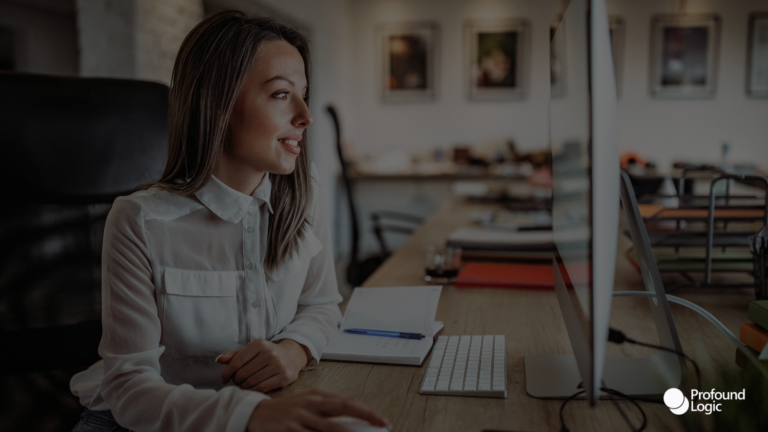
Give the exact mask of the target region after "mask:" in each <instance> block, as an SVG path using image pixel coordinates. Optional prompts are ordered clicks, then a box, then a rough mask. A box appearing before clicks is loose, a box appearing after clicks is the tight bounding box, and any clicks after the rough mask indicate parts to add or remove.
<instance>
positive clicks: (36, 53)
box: [0, 1, 78, 75]
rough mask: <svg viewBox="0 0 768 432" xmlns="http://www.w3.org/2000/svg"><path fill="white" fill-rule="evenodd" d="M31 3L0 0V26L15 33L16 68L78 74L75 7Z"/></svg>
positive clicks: (56, 73) (29, 70)
mask: <svg viewBox="0 0 768 432" xmlns="http://www.w3.org/2000/svg"><path fill="white" fill-rule="evenodd" d="M30 3H31V4H26V3H24V2H21V3H18V2H7V1H0V26H3V27H6V28H10V29H12V30H13V31H14V33H15V34H14V36H15V42H14V43H15V45H16V46H15V48H16V70H17V71H20V72H33V73H42V74H52V75H77V71H78V49H77V28H76V25H75V14H74V10H72V11H67V10H66V8H62V9H63V10H45V9H44V8H41V7H35V4H34V2H30Z"/></svg>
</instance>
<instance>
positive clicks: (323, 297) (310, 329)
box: [272, 164, 342, 370]
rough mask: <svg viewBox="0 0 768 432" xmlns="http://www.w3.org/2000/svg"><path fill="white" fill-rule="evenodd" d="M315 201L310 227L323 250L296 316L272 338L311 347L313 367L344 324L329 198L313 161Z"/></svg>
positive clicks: (309, 274)
mask: <svg viewBox="0 0 768 432" xmlns="http://www.w3.org/2000/svg"><path fill="white" fill-rule="evenodd" d="M311 177H312V204H311V207H310V218H309V221H310V229H311V230H312V231H313V233H314V234H315V236H316V237H317V239H318V240H319V241H320V243H321V244H322V245H323V248H322V249H321V250H320V252H318V253H317V255H315V256H314V257H313V258H312V260H311V261H310V263H309V270H308V271H307V277H306V279H305V280H304V286H303V288H302V291H301V295H300V296H299V304H298V308H297V309H296V315H295V316H294V318H293V321H291V323H290V324H288V326H286V328H285V329H283V331H282V332H281V333H279V334H278V335H277V336H275V337H274V338H272V341H274V342H276V341H278V340H280V339H293V340H295V341H296V342H298V343H300V344H302V345H304V346H306V347H307V348H309V351H310V352H311V353H312V359H311V360H310V361H309V363H307V366H305V368H304V369H305V370H306V369H312V368H314V367H315V366H316V365H317V363H318V362H319V361H320V356H321V355H322V353H323V350H324V349H325V347H326V345H328V342H329V341H330V339H331V337H332V336H333V335H334V334H336V333H337V332H338V331H339V324H340V323H341V311H340V310H339V303H341V300H342V298H341V295H339V285H338V283H337V281H336V269H335V266H334V262H333V248H332V247H331V245H332V239H331V223H330V218H329V215H328V206H327V205H326V202H325V201H326V200H324V199H323V197H321V196H320V194H319V187H318V182H317V175H316V169H315V166H314V164H312V176H311Z"/></svg>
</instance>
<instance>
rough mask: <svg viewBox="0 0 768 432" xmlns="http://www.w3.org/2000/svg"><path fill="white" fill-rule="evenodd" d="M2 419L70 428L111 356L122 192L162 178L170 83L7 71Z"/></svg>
mask: <svg viewBox="0 0 768 432" xmlns="http://www.w3.org/2000/svg"><path fill="white" fill-rule="evenodd" d="M0 95H2V97H0V200H2V207H1V209H0V346H2V356H0V389H1V390H0V431H22V430H29V431H32V430H34V431H69V430H71V429H72V427H73V426H74V425H75V423H76V422H77V420H78V418H79V415H80V413H81V412H82V407H81V406H80V404H79V401H78V400H77V398H76V397H75V396H73V395H72V394H71V392H70V390H69V380H70V379H71V377H72V375H73V374H74V373H76V372H79V371H81V370H83V369H85V368H86V367H88V366H89V365H90V364H92V363H93V362H94V361H96V360H98V359H99V356H98V353H97V349H98V344H99V341H100V339H101V245H102V234H103V231H104V222H105V220H106V216H107V213H108V212H109V210H110V208H111V207H112V202H113V200H114V199H115V198H116V197H117V196H120V195H127V194H130V193H131V192H133V191H134V190H135V189H136V187H137V186H138V185H139V184H141V183H144V182H147V181H149V180H151V179H157V178H159V176H160V174H162V170H163V166H164V163H165V153H166V147H167V144H166V142H167V138H166V129H167V126H166V118H167V111H168V87H166V86H164V85H162V84H156V83H149V82H140V81H130V80H118V79H96V78H91V79H85V78H64V77H54V76H45V75H32V74H14V73H0Z"/></svg>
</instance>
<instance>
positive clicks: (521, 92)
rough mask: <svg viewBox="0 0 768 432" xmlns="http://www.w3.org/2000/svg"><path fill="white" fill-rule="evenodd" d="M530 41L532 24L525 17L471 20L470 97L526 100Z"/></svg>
mask: <svg viewBox="0 0 768 432" xmlns="http://www.w3.org/2000/svg"><path fill="white" fill-rule="evenodd" d="M529 43H530V24H529V23H528V21H527V20H525V19H504V20H470V21H467V22H466V23H465V25H464V45H465V47H464V52H465V68H466V70H465V75H466V82H467V86H468V96H469V99H470V100H475V101H504V100H522V99H525V96H526V88H527V84H528V76H527V71H528V68H529V63H530V62H529V61H528V55H529V54H528V53H529V48H528V45H529Z"/></svg>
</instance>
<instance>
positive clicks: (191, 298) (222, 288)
mask: <svg viewBox="0 0 768 432" xmlns="http://www.w3.org/2000/svg"><path fill="white" fill-rule="evenodd" d="M238 279H239V277H238V272H235V271H232V272H216V271H193V270H181V269H176V268H169V267H166V268H165V273H164V274H163V285H164V288H165V294H164V307H163V319H162V323H163V344H164V345H165V347H166V353H167V354H169V355H174V356H181V357H216V356H218V355H219V354H223V353H224V352H225V351H227V350H230V349H233V348H236V347H237V342H238V328H239V327H238V318H237V317H238V313H237V286H238Z"/></svg>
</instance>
